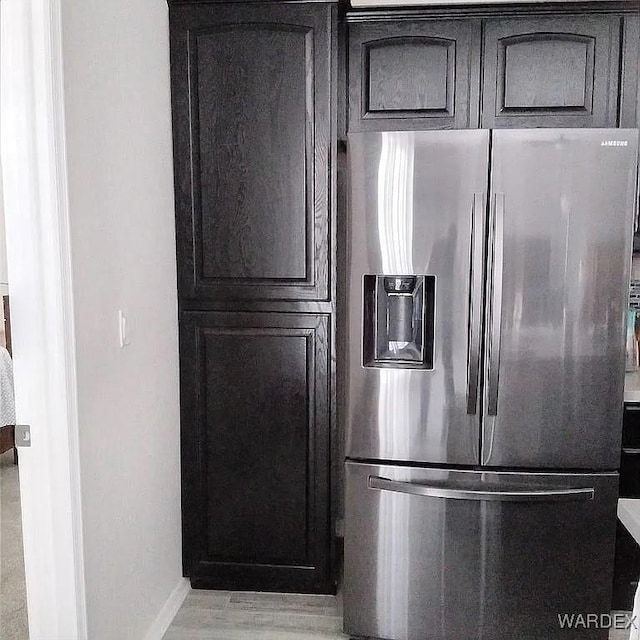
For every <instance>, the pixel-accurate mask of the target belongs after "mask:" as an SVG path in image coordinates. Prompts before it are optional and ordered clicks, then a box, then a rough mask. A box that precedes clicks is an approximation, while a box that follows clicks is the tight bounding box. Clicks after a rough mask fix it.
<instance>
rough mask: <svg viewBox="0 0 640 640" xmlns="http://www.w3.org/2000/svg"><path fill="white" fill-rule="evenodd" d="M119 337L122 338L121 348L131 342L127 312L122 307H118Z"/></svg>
mask: <svg viewBox="0 0 640 640" xmlns="http://www.w3.org/2000/svg"><path fill="white" fill-rule="evenodd" d="M118 337H119V339H120V348H123V347H126V346H128V345H130V344H131V338H130V337H129V326H128V322H127V314H126V313H125V312H124V311H123V310H122V309H118Z"/></svg>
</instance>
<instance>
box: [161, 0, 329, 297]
mask: <svg viewBox="0 0 640 640" xmlns="http://www.w3.org/2000/svg"><path fill="white" fill-rule="evenodd" d="M335 12H336V9H335V7H334V6H332V5H324V4H312V5H308V4H305V5H294V4H290V5H288V4H284V3H277V4H276V3H273V4H269V5H268V6H267V5H266V3H265V4H264V5H255V4H251V5H246V4H236V5H231V4H203V5H199V6H198V5H190V4H188V5H183V6H174V7H171V11H170V25H171V73H172V100H173V130H174V162H175V188H176V218H177V254H178V283H179V295H180V297H181V298H182V299H216V300H219V301H226V300H274V299H275V300H328V298H329V294H330V282H329V262H330V255H329V254H330V246H329V245H330V208H331V204H330V202H331V198H330V173H331V171H332V167H331V154H332V150H333V147H334V145H333V143H332V141H331V138H332V124H331V121H332V117H333V115H332V107H331V81H332V76H333V71H332V69H333V67H334V61H333V57H332V56H333V52H332V47H331V38H332V29H333V25H334V23H335Z"/></svg>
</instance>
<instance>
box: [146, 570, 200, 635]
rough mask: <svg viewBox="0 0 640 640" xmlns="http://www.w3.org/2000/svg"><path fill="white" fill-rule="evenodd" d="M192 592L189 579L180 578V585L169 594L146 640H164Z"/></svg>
mask: <svg viewBox="0 0 640 640" xmlns="http://www.w3.org/2000/svg"><path fill="white" fill-rule="evenodd" d="M190 590H191V584H190V583H189V580H187V578H180V580H179V581H178V584H177V585H176V586H175V588H174V589H173V591H172V592H171V593H170V594H169V597H168V598H167V601H166V602H165V603H164V606H163V607H162V609H161V610H160V613H159V614H158V617H157V618H156V619H155V620H154V621H153V624H152V625H151V627H150V628H149V631H147V633H146V635H145V637H144V640H162V638H163V636H164V634H165V633H166V632H167V629H168V628H169V627H170V626H171V623H172V622H173V619H174V618H175V617H176V613H178V609H180V607H181V606H182V603H183V602H184V599H185V598H186V597H187V594H188V593H189V591H190Z"/></svg>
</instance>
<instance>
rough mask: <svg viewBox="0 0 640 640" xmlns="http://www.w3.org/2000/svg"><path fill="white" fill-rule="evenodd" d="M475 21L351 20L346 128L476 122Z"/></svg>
mask: <svg viewBox="0 0 640 640" xmlns="http://www.w3.org/2000/svg"><path fill="white" fill-rule="evenodd" d="M479 79H480V22H479V21H476V20H452V21H417V20H416V21H398V22H392V21H389V22H372V23H366V22H365V23H353V24H351V25H350V26H349V130H350V131H371V130H385V129H452V128H458V129H462V128H468V127H475V126H477V117H478V111H477V107H476V108H475V109H474V108H473V106H472V105H474V104H475V105H477V99H478V86H479Z"/></svg>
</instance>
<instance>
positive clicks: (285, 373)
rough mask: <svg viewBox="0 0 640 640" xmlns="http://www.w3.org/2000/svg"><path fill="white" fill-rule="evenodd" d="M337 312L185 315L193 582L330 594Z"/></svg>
mask: <svg viewBox="0 0 640 640" xmlns="http://www.w3.org/2000/svg"><path fill="white" fill-rule="evenodd" d="M329 331H330V318H329V316H328V315H322V314H318V315H312V314H279V313H225V312H188V313H183V314H182V316H181V323H180V332H181V353H182V358H181V407H182V483H183V484H182V504H183V560H184V571H185V575H187V576H188V577H190V578H191V583H192V586H194V587H195V588H208V589H241V590H242V589H249V590H258V591H264V590H266V591H299V592H307V593H314V592H315V593H329V592H331V591H332V590H333V582H332V580H331V562H330V560H331V553H330V544H331V536H330V517H329V493H330V492H329V486H330V467H329V465H330V455H329V447H330V430H329V427H330V407H329V394H330V374H329Z"/></svg>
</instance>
